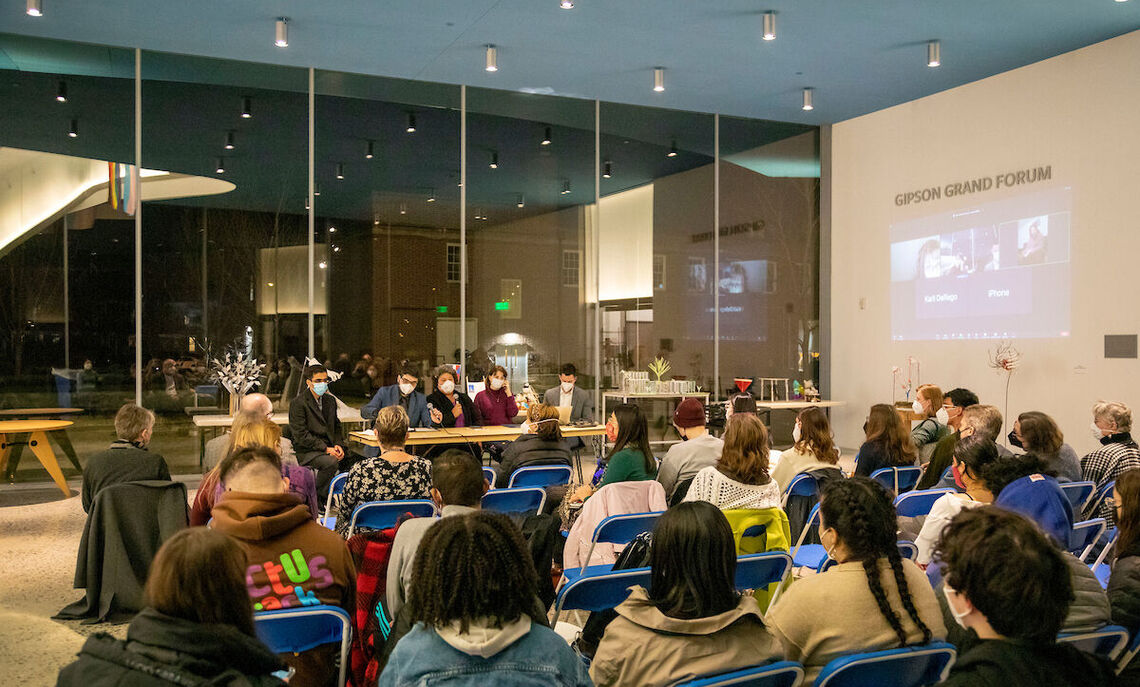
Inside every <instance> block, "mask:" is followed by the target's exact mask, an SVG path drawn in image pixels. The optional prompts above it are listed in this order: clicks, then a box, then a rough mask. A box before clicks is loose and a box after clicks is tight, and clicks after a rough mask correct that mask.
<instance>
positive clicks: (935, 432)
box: [910, 384, 950, 465]
mask: <svg viewBox="0 0 1140 687" xmlns="http://www.w3.org/2000/svg"><path fill="white" fill-rule="evenodd" d="M941 408H942V389H940V388H939V387H937V386H935V385H933V384H920V385H919V387H918V389H917V390H916V392H915V397H914V404H913V405H912V406H911V410H913V411H914V414H915V415H918V416H919V417H920V418H922V419H921V420H920V421H919V423H918V424H917V425H915V426H914V429H912V430H910V440H911V441H912V442H913V443H914V448H915V449H916V450H917V451H918V457H919V460H920V461H921V463H922V464H923V465H926V464H927V463H928V462H930V456H932V455H934V448H935V447H936V446H937V445H938V442H939V441H940V440H941V439H942V437H944V436H946V435H947V434H949V433H950V428H949V427H947V426H946V425H944V424H942V423H941V422H939V421H938V419H937V417H936V416H937V415H938V411H939V409H941Z"/></svg>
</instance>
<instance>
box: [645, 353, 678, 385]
mask: <svg viewBox="0 0 1140 687" xmlns="http://www.w3.org/2000/svg"><path fill="white" fill-rule="evenodd" d="M671 369H673V366H672V365H670V364H669V361H668V360H665V359H664V358H656V359H654V360H653V362H651V363H649V371H650V372H652V373H653V374H655V375H657V381H659V382H660V381H661V376H662V375H664V374H665V373H667V372H669V370H671Z"/></svg>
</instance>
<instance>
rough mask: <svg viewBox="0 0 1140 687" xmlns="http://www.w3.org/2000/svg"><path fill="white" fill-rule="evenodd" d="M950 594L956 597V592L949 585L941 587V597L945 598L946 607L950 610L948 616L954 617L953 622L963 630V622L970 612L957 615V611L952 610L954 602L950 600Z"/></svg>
mask: <svg viewBox="0 0 1140 687" xmlns="http://www.w3.org/2000/svg"><path fill="white" fill-rule="evenodd" d="M951 594H953V595H955V596H958V592H957V590H955V589H953V588H951V587H950V585H948V584H943V585H942V595H943V596H945V597H946V607H947V608H949V609H950V615H952V616H954V620H955V621H956V622H957V623H958V624H959V625H961V626H962V627H963V629H965V628H966V623H965V622H964V620H965V618H966V616H968V615H970V611H966V612H965V613H959V612H958V609H956V608H954V602H953V601H951V600H950V595H951Z"/></svg>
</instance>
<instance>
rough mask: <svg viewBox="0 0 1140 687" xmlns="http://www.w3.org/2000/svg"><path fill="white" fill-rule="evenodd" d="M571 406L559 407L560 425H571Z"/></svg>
mask: <svg viewBox="0 0 1140 687" xmlns="http://www.w3.org/2000/svg"><path fill="white" fill-rule="evenodd" d="M570 411H571V408H570V406H558V424H560V425H568V424H570Z"/></svg>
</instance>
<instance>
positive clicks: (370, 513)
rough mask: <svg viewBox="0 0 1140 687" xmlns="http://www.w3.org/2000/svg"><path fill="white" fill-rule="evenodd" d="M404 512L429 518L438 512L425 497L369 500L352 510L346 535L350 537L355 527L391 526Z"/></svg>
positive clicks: (383, 527)
mask: <svg viewBox="0 0 1140 687" xmlns="http://www.w3.org/2000/svg"><path fill="white" fill-rule="evenodd" d="M405 513H411V514H412V515H414V516H416V517H417V518H430V517H434V516H435V515H437V514H438V513H437V511H436V509H435V504H434V503H432V502H431V501H428V500H427V499H412V500H409V501H369V502H368V503H362V504H360V505H359V506H357V507H356V510H354V511H352V520H351V521H350V522H349V523H348V536H349V537H352V534H353V532H355V531H356V528H357V527H371V528H372V529H374V530H382V529H386V528H388V527H391V526H392V525H395V524H396V521H397V520H399V519H400V517H401V516H403V515H404V514H405Z"/></svg>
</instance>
